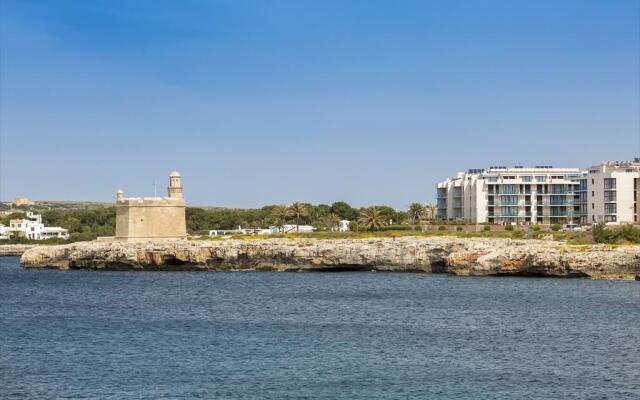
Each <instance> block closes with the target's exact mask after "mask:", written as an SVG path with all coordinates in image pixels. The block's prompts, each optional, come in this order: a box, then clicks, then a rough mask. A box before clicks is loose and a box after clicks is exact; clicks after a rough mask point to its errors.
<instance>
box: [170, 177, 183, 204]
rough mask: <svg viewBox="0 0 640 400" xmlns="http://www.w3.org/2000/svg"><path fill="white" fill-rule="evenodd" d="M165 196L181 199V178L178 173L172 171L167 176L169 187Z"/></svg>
mask: <svg viewBox="0 0 640 400" xmlns="http://www.w3.org/2000/svg"><path fill="white" fill-rule="evenodd" d="M167 194H168V196H169V197H171V198H174V199H182V198H183V197H182V177H181V176H180V173H179V172H178V171H173V172H172V173H171V174H170V175H169V187H168V188H167Z"/></svg>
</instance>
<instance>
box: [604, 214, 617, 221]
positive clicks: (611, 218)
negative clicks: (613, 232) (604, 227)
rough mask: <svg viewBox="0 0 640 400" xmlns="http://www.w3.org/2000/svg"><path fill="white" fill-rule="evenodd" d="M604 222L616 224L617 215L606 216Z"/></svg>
mask: <svg viewBox="0 0 640 400" xmlns="http://www.w3.org/2000/svg"><path fill="white" fill-rule="evenodd" d="M604 222H616V216H615V215H605V216H604Z"/></svg>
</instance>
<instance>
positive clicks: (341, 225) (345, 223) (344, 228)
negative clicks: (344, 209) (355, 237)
mask: <svg viewBox="0 0 640 400" xmlns="http://www.w3.org/2000/svg"><path fill="white" fill-rule="evenodd" d="M350 224H351V221H349V220H347V219H343V220H341V221H340V222H338V232H349V225H350Z"/></svg>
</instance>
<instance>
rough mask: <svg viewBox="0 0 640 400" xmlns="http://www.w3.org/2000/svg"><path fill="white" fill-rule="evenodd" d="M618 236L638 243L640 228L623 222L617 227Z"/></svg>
mask: <svg viewBox="0 0 640 400" xmlns="http://www.w3.org/2000/svg"><path fill="white" fill-rule="evenodd" d="M617 231H618V232H617V234H618V237H619V238H620V239H622V240H624V241H626V242H629V243H640V228H636V227H634V226H633V225H629V224H625V225H622V226H621V227H619V228H618V229H617Z"/></svg>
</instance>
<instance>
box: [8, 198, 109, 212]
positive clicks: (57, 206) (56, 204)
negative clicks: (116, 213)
mask: <svg viewBox="0 0 640 400" xmlns="http://www.w3.org/2000/svg"><path fill="white" fill-rule="evenodd" d="M113 205H114V203H106V202H99V201H63V200H36V201H34V204H31V205H22V206H17V207H16V206H14V205H13V202H11V201H3V202H2V203H0V210H10V209H13V210H21V211H27V210H29V211H46V210H63V211H73V210H89V209H93V208H104V207H113Z"/></svg>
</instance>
